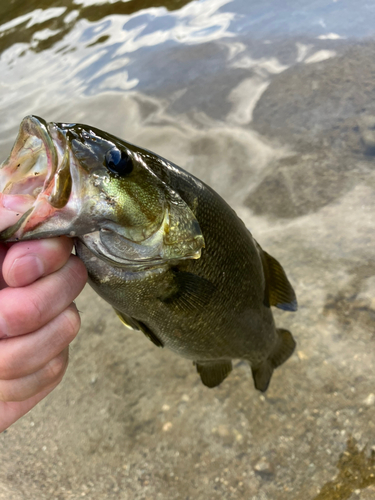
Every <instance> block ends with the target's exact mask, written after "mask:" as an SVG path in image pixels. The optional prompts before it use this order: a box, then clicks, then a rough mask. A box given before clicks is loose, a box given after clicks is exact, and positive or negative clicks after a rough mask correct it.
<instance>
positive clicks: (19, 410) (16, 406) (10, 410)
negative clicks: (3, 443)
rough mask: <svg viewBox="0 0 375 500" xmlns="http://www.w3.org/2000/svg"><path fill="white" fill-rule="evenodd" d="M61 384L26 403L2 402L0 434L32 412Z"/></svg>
mask: <svg viewBox="0 0 375 500" xmlns="http://www.w3.org/2000/svg"><path fill="white" fill-rule="evenodd" d="M58 384H59V381H57V382H56V383H54V384H52V385H50V386H48V387H47V388H46V389H43V390H42V391H40V392H38V394H36V395H35V396H32V397H31V398H29V399H26V400H25V401H16V402H12V401H11V402H7V403H4V402H2V401H0V433H1V432H3V431H4V430H5V429H7V428H8V427H9V426H10V425H12V424H13V423H14V422H16V421H17V420H18V419H19V418H21V417H22V416H23V415H25V414H26V413H27V412H28V411H30V410H31V409H32V408H34V406H35V405H36V404H38V403H39V401H41V400H42V399H43V398H45V397H46V396H47V395H48V394H49V393H50V392H51V391H53V389H54V388H55V387H56V386H57V385H58Z"/></svg>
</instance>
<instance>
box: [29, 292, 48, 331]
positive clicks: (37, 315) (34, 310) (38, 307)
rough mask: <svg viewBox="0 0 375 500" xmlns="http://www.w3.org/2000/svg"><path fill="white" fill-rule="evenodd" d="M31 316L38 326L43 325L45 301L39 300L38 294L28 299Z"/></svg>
mask: <svg viewBox="0 0 375 500" xmlns="http://www.w3.org/2000/svg"><path fill="white" fill-rule="evenodd" d="M29 300H30V305H31V314H32V317H33V319H34V322H35V323H36V324H38V325H42V324H43V318H44V310H45V309H46V308H45V301H44V300H43V299H42V298H41V296H40V295H39V294H36V293H35V294H33V295H32V296H31V297H30V299H29Z"/></svg>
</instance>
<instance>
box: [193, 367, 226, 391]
mask: <svg viewBox="0 0 375 500" xmlns="http://www.w3.org/2000/svg"><path fill="white" fill-rule="evenodd" d="M195 364H196V366H197V372H198V373H199V375H200V376H201V380H202V382H203V384H204V385H205V386H206V387H210V388H212V387H216V386H217V385H219V384H221V382H222V381H223V380H224V379H225V378H226V377H227V376H228V375H229V374H230V372H231V371H232V361H217V362H216V363H207V364H204V363H202V364H201V363H199V361H196V362H195Z"/></svg>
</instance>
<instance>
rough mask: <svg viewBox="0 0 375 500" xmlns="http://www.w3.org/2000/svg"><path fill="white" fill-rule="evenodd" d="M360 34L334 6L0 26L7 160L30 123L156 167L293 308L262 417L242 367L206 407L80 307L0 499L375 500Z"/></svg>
mask: <svg viewBox="0 0 375 500" xmlns="http://www.w3.org/2000/svg"><path fill="white" fill-rule="evenodd" d="M374 21H375V8H374V6H373V5H372V4H371V3H370V2H364V1H360V2H356V3H355V4H354V3H353V2H350V1H349V0H346V1H345V0H341V1H340V2H335V1H332V2H326V1H323V0H321V1H320V0H315V1H314V2H311V1H307V0H306V1H303V0H300V1H297V0H295V1H292V2H288V3H285V2H277V1H276V0H268V1H265V2H258V1H247V0H246V1H245V0H232V1H230V0H202V1H196V0H195V1H190V2H187V1H169V2H167V1H162V0H160V1H156V0H155V1H152V0H149V1H146V0H145V1H135V0H130V1H124V2H116V1H113V2H112V1H111V2H108V1H107V2H106V1H104V0H103V1H102V0H75V1H55V2H51V1H48V2H47V1H43V0H40V1H30V2H21V1H13V2H3V3H2V4H1V5H0V22H1V25H0V74H1V77H0V106H1V117H2V120H1V123H0V151H1V155H2V158H5V157H6V155H7V154H8V152H9V149H10V146H11V143H12V142H13V140H14V138H15V135H16V131H17V128H18V125H19V123H20V121H21V119H22V118H23V117H24V116H25V115H27V114H30V113H33V114H37V115H40V116H42V117H44V118H45V119H47V120H54V121H67V122H86V123H89V124H91V125H94V126H97V127H99V128H101V129H104V130H107V131H108V132H111V133H114V134H116V135H118V136H120V137H123V138H125V139H126V140H128V141H131V142H135V143H137V144H139V145H141V146H143V147H147V148H150V149H152V150H155V151H156V152H158V153H159V154H161V155H163V156H165V157H167V158H168V159H170V160H172V161H174V162H176V163H177V164H179V165H181V166H182V167H184V168H186V169H187V170H189V171H190V172H192V173H194V174H195V175H197V176H198V177H200V178H202V179H203V180H205V181H206V182H208V183H209V184H210V185H212V186H213V187H214V188H215V189H216V190H217V191H218V192H219V193H220V194H222V195H223V196H224V198H225V199H227V200H228V201H229V202H230V203H231V205H232V206H233V207H234V208H235V209H236V210H237V212H238V213H239V215H240V216H241V217H242V219H243V220H244V222H245V223H246V225H247V226H248V227H249V228H251V230H252V232H253V234H254V236H255V237H256V238H257V240H258V241H259V242H260V243H261V245H262V247H263V248H265V249H266V250H267V251H269V252H270V253H271V254H272V255H274V256H275V257H276V258H277V259H278V260H280V261H281V262H282V264H283V266H284V267H285V269H286V271H287V274H288V276H289V278H290V280H291V281H292V283H293V286H294V287H295V289H296V291H297V295H298V299H299V304H300V310H299V312H298V313H297V314H296V315H294V316H293V315H286V314H283V313H282V312H279V313H277V318H276V321H277V323H278V324H280V325H282V326H283V327H285V328H288V329H290V330H291V331H292V332H293V335H294V336H295V338H296V340H297V351H296V353H295V355H294V356H293V357H292V358H291V359H290V360H289V361H288V362H287V363H286V364H285V365H283V366H282V367H281V368H280V369H278V370H277V371H276V373H275V375H274V377H273V380H272V383H271V386H270V388H269V390H268V392H267V393H266V395H265V396H261V395H259V394H257V393H256V392H255V391H254V390H253V387H252V382H251V375H250V373H249V371H248V370H247V367H245V366H242V365H239V366H237V368H236V370H235V371H234V373H233V374H232V375H231V377H229V378H228V379H227V380H226V381H225V383H224V384H222V386H220V387H219V388H218V389H215V390H212V391H209V390H207V389H206V388H204V387H203V386H201V385H200V382H199V380H198V379H197V376H196V374H195V373H194V371H193V370H192V368H191V366H190V363H189V362H187V361H186V360H183V359H180V358H176V357H175V356H174V355H173V354H171V353H169V352H163V351H156V350H155V349H154V347H153V346H152V345H151V344H150V345H148V344H147V342H146V341H145V340H144V338H143V337H142V338H140V336H137V335H136V334H135V333H134V332H129V331H127V330H124V329H123V328H122V326H121V324H120V323H118V322H117V319H116V318H115V317H114V315H113V314H112V311H111V309H110V308H109V307H107V305H106V304H103V303H102V302H101V301H100V299H99V298H98V297H96V296H95V295H94V294H93V293H92V292H91V291H90V290H86V291H85V293H84V294H83V295H82V296H81V298H80V299H79V308H80V310H81V311H82V324H83V327H82V331H81V334H80V336H79V338H78V339H77V341H76V342H75V344H74V346H73V349H72V356H71V365H70V369H69V371H68V373H67V376H66V378H65V380H64V383H63V384H62V385H61V387H59V388H58V389H57V390H56V391H55V392H54V394H52V395H51V396H49V398H47V400H46V401H44V402H43V403H41V404H40V405H39V406H38V407H37V408H35V409H34V410H33V411H32V412H31V413H30V414H29V415H28V416H26V417H25V418H24V419H22V420H21V421H20V422H18V423H17V424H16V425H14V426H13V427H12V428H11V429H10V430H9V431H8V432H7V433H6V434H2V435H1V436H0V440H1V451H0V454H1V453H2V454H3V456H2V460H1V465H0V498H1V495H3V496H4V495H5V496H4V498H7V499H13V498H14V499H17V500H18V499H19V498H20V499H21V498H22V499H24V498H48V499H50V498H54V497H56V498H61V499H68V498H69V499H71V498H74V499H75V498H81V496H83V494H84V495H85V496H87V497H88V498H93V499H104V498H105V499H111V498H119V495H122V496H121V498H129V499H133V498H134V499H138V498H139V499H141V498H142V499H143V498H150V499H155V498H159V497H160V498H167V499H180V498H186V499H187V498H190V499H192V498H194V499H197V498H202V499H203V498H204V499H206V498H210V499H222V498H226V499H227V498H228V499H231V498H233V499H237V498H254V499H256V500H267V499H269V500H275V499H277V500H279V499H280V500H284V499H285V500H289V499H292V500H300V499H307V500H309V499H311V500H313V499H315V500H318V499H319V500H323V499H324V500H331V499H332V500H336V499H337V500H339V499H349V500H357V499H360V500H369V499H373V498H375V489H374V481H373V474H374V470H373V468H374V465H373V457H372V455H371V450H372V448H373V447H374V446H375V437H374V436H375V426H374V422H375V395H374V392H375V391H374V382H375V375H374V373H375V363H374V340H375V339H374V319H375V278H374V276H375V273H374V270H375V264H374V251H373V249H374V244H375V241H374V234H375V232H374V213H375V177H374V168H373V162H374V151H375V132H374V129H375V104H374V103H375V100H374V95H375V88H374V86H375V84H374V81H375V80H374V74H375V63H374V61H375V57H374V56H375V43H374V28H373V27H374V25H375V22H374ZM355 443H356V444H355ZM19 457H22V460H21V459H20V458H19ZM3 492H4V494H3Z"/></svg>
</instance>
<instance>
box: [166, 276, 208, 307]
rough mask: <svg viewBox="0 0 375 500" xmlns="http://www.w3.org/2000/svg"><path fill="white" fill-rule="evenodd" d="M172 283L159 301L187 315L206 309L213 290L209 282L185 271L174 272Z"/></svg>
mask: <svg viewBox="0 0 375 500" xmlns="http://www.w3.org/2000/svg"><path fill="white" fill-rule="evenodd" d="M173 282H174V286H172V287H171V288H170V289H169V290H168V292H167V293H166V294H165V295H163V296H161V297H159V300H161V301H162V302H164V303H165V304H169V305H171V306H174V307H177V308H178V309H180V310H181V311H183V312H188V313H189V312H196V311H199V310H200V309H203V308H204V307H206V306H207V304H208V303H209V301H210V300H211V297H212V294H213V292H214V290H215V286H214V285H213V284H212V283H211V282H210V281H208V280H206V279H205V278H202V277H201V276H197V275H195V274H193V273H189V272H185V271H178V270H174V271H173Z"/></svg>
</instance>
